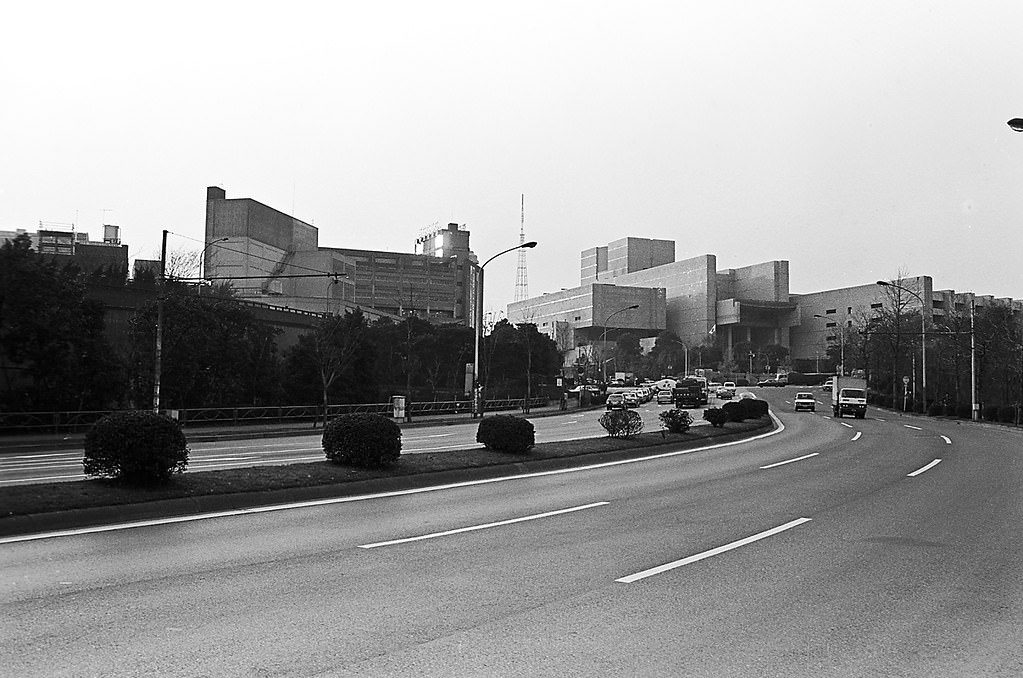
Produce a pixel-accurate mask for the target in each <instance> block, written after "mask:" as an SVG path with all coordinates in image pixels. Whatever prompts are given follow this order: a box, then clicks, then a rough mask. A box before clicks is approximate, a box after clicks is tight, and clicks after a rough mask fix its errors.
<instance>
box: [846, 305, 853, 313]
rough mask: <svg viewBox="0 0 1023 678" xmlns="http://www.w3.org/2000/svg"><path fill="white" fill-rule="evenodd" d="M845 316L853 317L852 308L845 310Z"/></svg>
mask: <svg viewBox="0 0 1023 678" xmlns="http://www.w3.org/2000/svg"><path fill="white" fill-rule="evenodd" d="M845 314H846V315H852V306H848V307H847V308H846V309H845Z"/></svg>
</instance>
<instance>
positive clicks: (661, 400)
mask: <svg viewBox="0 0 1023 678" xmlns="http://www.w3.org/2000/svg"><path fill="white" fill-rule="evenodd" d="M674 402H675V397H674V396H673V395H672V394H671V391H667V390H665V391H658V392H657V404H658V405H672V404H674Z"/></svg>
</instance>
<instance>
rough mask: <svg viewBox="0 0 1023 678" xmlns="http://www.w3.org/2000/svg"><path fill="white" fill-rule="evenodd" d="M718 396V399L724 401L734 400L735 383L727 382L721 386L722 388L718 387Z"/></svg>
mask: <svg viewBox="0 0 1023 678" xmlns="http://www.w3.org/2000/svg"><path fill="white" fill-rule="evenodd" d="M717 396H718V398H721V399H723V400H731V399H732V398H734V397H735V382H734V381H726V382H725V383H723V384H721V386H718V390H717Z"/></svg>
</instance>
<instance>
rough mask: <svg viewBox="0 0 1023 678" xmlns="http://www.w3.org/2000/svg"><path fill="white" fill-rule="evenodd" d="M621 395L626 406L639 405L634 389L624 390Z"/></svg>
mask: <svg viewBox="0 0 1023 678" xmlns="http://www.w3.org/2000/svg"><path fill="white" fill-rule="evenodd" d="M622 396H623V397H624V398H625V406H626V407H639V396H638V395H636V392H635V391H626V392H625V393H623V394H622Z"/></svg>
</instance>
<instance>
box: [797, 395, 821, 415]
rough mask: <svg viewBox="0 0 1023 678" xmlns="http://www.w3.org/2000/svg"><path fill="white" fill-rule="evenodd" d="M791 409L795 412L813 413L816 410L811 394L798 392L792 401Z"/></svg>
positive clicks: (815, 402) (815, 403)
mask: <svg viewBox="0 0 1023 678" xmlns="http://www.w3.org/2000/svg"><path fill="white" fill-rule="evenodd" d="M792 408H793V410H795V411H796V412H798V411H799V410H810V411H811V412H814V411H816V410H817V401H816V400H815V399H814V397H813V394H812V393H808V392H800V393H797V394H796V397H795V398H794V399H793V400H792Z"/></svg>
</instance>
